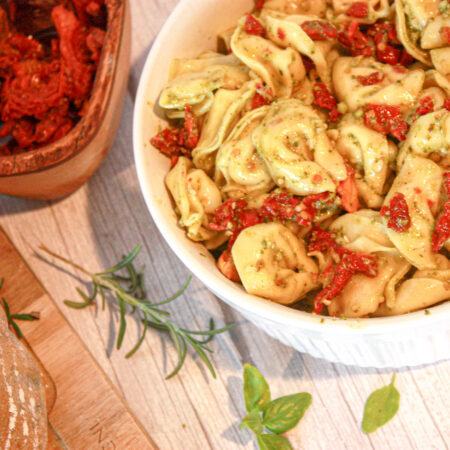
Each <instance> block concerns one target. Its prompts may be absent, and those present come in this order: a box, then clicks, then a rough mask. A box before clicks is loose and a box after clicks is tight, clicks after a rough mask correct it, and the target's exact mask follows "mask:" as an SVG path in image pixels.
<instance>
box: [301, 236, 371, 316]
mask: <svg viewBox="0 0 450 450" xmlns="http://www.w3.org/2000/svg"><path fill="white" fill-rule="evenodd" d="M312 252H321V253H325V254H329V253H330V252H333V253H335V254H336V255H337V256H338V257H339V258H340V261H339V262H338V264H337V265H336V267H335V268H334V269H333V266H332V263H331V264H330V265H329V266H328V267H327V268H326V269H325V270H324V271H323V272H322V274H321V276H322V275H325V276H323V277H322V278H326V279H329V280H331V281H330V282H329V283H328V284H327V286H325V288H324V289H322V291H321V292H319V294H318V295H317V296H316V298H315V299H314V312H315V313H316V314H319V313H321V312H322V309H323V306H324V304H325V302H326V301H331V300H332V299H333V298H334V297H336V296H337V295H338V294H339V293H340V292H342V290H343V289H344V288H345V286H346V285H347V284H348V282H349V281H350V280H351V278H352V276H353V275H355V274H356V273H363V274H364V275H366V276H369V277H374V276H376V275H377V273H378V264H377V259H376V257H374V256H371V255H366V254H364V253H356V252H353V251H351V250H348V249H347V248H345V247H343V246H342V245H339V244H338V243H337V242H336V241H335V233H330V232H329V231H325V230H322V229H321V228H319V227H315V228H313V230H312V231H311V234H310V238H309V244H308V253H312Z"/></svg>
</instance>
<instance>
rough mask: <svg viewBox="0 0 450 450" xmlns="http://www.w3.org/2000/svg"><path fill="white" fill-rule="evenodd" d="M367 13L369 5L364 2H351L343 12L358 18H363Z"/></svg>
mask: <svg viewBox="0 0 450 450" xmlns="http://www.w3.org/2000/svg"><path fill="white" fill-rule="evenodd" d="M368 14H369V6H368V5H367V3H365V2H355V3H352V4H351V6H350V8H348V9H347V11H346V13H345V15H346V16H349V17H356V18H358V19H365V18H366V17H367V15H368Z"/></svg>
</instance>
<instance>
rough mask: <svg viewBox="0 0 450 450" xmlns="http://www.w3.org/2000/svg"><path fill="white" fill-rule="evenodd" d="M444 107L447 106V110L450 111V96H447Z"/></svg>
mask: <svg viewBox="0 0 450 450" xmlns="http://www.w3.org/2000/svg"><path fill="white" fill-rule="evenodd" d="M444 108H445V109H446V110H447V111H450V98H446V99H445V100H444Z"/></svg>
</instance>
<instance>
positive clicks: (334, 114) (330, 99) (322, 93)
mask: <svg viewBox="0 0 450 450" xmlns="http://www.w3.org/2000/svg"><path fill="white" fill-rule="evenodd" d="M313 95H314V103H315V104H316V105H317V106H320V107H321V108H324V109H327V110H328V111H330V117H329V119H330V121H331V122H336V121H337V120H338V119H339V117H340V114H339V112H338V110H337V100H336V98H335V97H334V95H333V94H332V93H331V92H330V91H329V89H328V88H327V87H326V86H325V84H324V83H315V84H314V86H313Z"/></svg>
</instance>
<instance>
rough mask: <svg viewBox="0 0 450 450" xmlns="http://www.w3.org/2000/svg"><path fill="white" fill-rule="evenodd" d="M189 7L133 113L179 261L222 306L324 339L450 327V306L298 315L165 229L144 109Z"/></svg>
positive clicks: (147, 194)
mask: <svg viewBox="0 0 450 450" xmlns="http://www.w3.org/2000/svg"><path fill="white" fill-rule="evenodd" d="M190 1H191V0H180V2H179V3H178V4H177V6H176V7H175V8H174V10H173V11H172V13H171V14H170V16H169V18H168V19H167V21H166V22H165V24H164V25H163V27H162V28H161V30H160V32H159V34H158V36H157V38H156V39H155V41H154V43H153V45H152V47H151V49H150V51H149V53H148V55H147V58H146V61H145V64H144V68H143V70H142V73H141V75H140V79H139V85H138V89H137V92H136V100H135V105H134V110H133V152H134V159H135V164H136V172H137V177H138V181H139V185H140V189H141V192H142V195H143V197H144V200H145V203H146V205H147V208H148V209H149V212H150V214H151V216H152V218H153V220H154V222H155V224H156V226H157V228H158V230H159V232H160V233H161V234H162V236H163V237H164V239H165V241H166V242H167V244H168V245H169V247H170V248H171V249H172V251H173V252H174V253H175V254H176V256H177V257H178V258H179V259H180V260H181V261H182V262H183V264H184V265H185V266H186V267H187V268H188V269H189V270H190V271H191V272H192V273H193V274H194V275H195V276H196V277H197V278H199V279H200V281H202V283H204V284H205V285H206V286H207V287H208V289H209V290H211V291H212V292H213V293H214V294H215V295H216V296H218V297H219V298H220V299H221V300H223V301H225V302H226V303H228V304H230V305H231V306H233V307H235V308H238V309H241V310H245V311H246V312H248V313H250V314H253V315H257V316H260V317H263V318H264V319H266V320H268V321H270V322H274V323H278V324H279V323H282V324H285V325H286V326H290V327H294V328H297V329H300V328H301V329H304V330H309V331H313V332H317V333H320V334H323V333H324V332H328V333H329V334H332V335H338V336H346V337H356V334H355V333H357V335H358V336H360V335H363V336H365V335H375V334H376V335H382V334H392V333H398V332H404V331H405V330H417V328H418V327H422V326H426V327H430V326H433V324H435V323H437V322H442V321H444V320H446V319H447V323H449V322H448V318H449V317H450V302H449V301H446V302H444V303H442V304H439V305H435V306H431V307H429V308H425V309H422V310H419V311H415V312H411V313H407V314H402V315H396V316H387V317H374V318H348V319H340V318H336V317H327V316H320V315H315V314H311V313H307V312H304V311H300V310H296V309H293V308H290V307H288V306H285V305H281V304H278V303H275V302H272V301H270V300H266V299H263V298H261V297H257V296H254V295H251V294H248V293H246V292H245V291H244V290H243V288H242V287H241V288H237V285H236V283H233V282H232V281H230V280H228V279H226V278H225V277H223V276H222V275H220V274H212V273H211V272H209V271H208V270H206V269H205V268H204V267H202V266H201V265H200V264H199V263H198V262H197V259H198V258H200V256H198V255H195V254H193V252H192V251H191V249H189V248H187V245H183V242H177V241H178V240H179V239H178V237H177V236H176V235H175V233H173V232H172V231H171V230H170V227H167V226H166V222H168V220H169V219H168V217H167V216H166V215H165V214H164V213H163V212H162V209H161V206H160V202H161V201H160V200H158V199H156V198H155V196H153V195H152V192H151V189H148V188H149V186H150V180H149V178H150V177H149V175H148V173H147V171H146V169H145V164H144V153H145V152H148V151H149V148H148V147H145V145H144V137H143V132H142V128H141V125H142V124H143V123H144V122H143V115H144V111H145V108H146V107H148V102H155V99H147V98H146V97H145V95H146V89H147V83H148V82H149V80H150V76H151V72H152V70H153V69H154V66H155V63H157V58H158V56H159V52H160V50H161V48H162V47H163V46H164V42H165V41H166V39H168V38H170V35H171V30H172V27H173V26H175V25H176V24H177V23H179V20H180V18H181V17H182V12H183V11H184V10H186V8H188V7H189V4H190ZM155 103H156V102H155ZM152 151H155V152H156V151H157V150H156V149H153V148H152ZM184 239H185V240H186V241H187V239H188V238H187V237H184ZM426 311H430V313H431V314H429V315H427V314H426Z"/></svg>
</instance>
